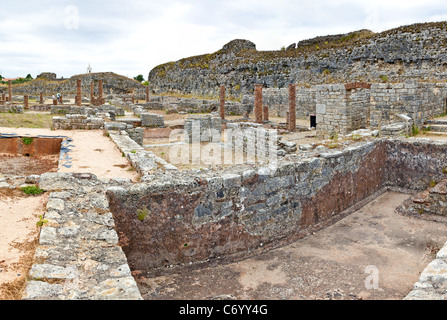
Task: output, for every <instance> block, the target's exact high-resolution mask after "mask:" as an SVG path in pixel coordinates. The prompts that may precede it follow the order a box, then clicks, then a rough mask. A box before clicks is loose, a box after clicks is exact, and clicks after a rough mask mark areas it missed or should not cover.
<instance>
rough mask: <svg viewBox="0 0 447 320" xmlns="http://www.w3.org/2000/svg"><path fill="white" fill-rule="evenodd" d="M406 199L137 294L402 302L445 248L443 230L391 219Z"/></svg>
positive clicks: (152, 283)
mask: <svg viewBox="0 0 447 320" xmlns="http://www.w3.org/2000/svg"><path fill="white" fill-rule="evenodd" d="M407 198H408V196H407V195H404V194H399V193H393V192H389V193H385V194H384V195H382V196H380V197H379V198H377V199H376V200H374V201H372V202H371V203H369V204H368V205H366V206H365V207H363V208H362V209H360V210H358V211H356V212H355V213H353V214H351V215H350V216H348V217H346V218H345V219H343V220H341V221H339V222H338V223H336V224H334V225H333V226H330V227H328V228H326V229H324V230H321V231H319V232H317V233H316V234H314V235H311V236H308V237H306V238H304V239H302V240H300V241H297V242H295V243H293V244H291V245H289V246H286V247H284V248H281V249H277V250H273V251H270V252H268V253H266V254H262V255H259V256H256V257H254V258H250V259H247V260H245V261H242V262H239V263H233V264H229V265H222V266H219V267H216V268H206V269H203V270H197V271H193V272H184V273H182V274H177V275H171V276H164V277H159V278H153V279H147V280H146V281H142V282H141V284H140V288H141V290H142V292H143V295H144V297H145V299H148V300H150V299H155V300H165V299H168V300H176V299H193V300H194V299H199V300H201V299H214V298H219V297H224V298H227V299H228V298H235V299H260V300H263V299H267V300H269V299H273V300H277V299H280V300H301V299H306V300H307V299H346V300H348V299H372V300H374V299H397V300H400V299H403V298H404V297H405V296H406V295H407V294H408V293H409V292H410V290H411V289H412V288H413V285H414V283H416V282H417V280H418V279H419V276H420V273H421V272H422V271H423V270H424V268H425V267H426V266H427V264H428V263H429V262H431V261H432V260H433V258H434V254H433V251H434V250H433V249H434V248H438V247H439V248H440V247H441V246H442V245H443V244H444V243H445V242H446V241H447V225H445V224H439V223H435V222H430V221H424V220H416V219H414V218H409V217H403V216H400V215H398V214H397V213H395V212H394V209H395V208H396V207H398V206H399V205H400V204H401V203H402V202H403V201H404V200H405V199H407ZM370 272H371V273H370ZM376 272H378V273H377V278H375V275H376ZM372 277H374V278H372ZM371 279H373V280H374V279H377V280H378V282H377V284H378V289H374V288H371V287H372V286H373V285H374V284H375V282H374V281H372V280H371ZM370 280H371V281H370ZM367 286H368V288H367Z"/></svg>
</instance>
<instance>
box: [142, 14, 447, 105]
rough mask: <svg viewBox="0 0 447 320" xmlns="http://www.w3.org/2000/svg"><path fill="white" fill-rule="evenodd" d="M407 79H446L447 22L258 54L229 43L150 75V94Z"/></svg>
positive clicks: (328, 39) (249, 45)
mask: <svg viewBox="0 0 447 320" xmlns="http://www.w3.org/2000/svg"><path fill="white" fill-rule="evenodd" d="M408 78H416V79H422V80H425V81H435V80H436V81H439V80H445V79H446V78H447V22H437V23H424V24H414V25H410V26H403V27H399V28H396V29H392V30H388V31H385V32H382V33H373V32H371V31H368V30H360V31H356V32H351V33H348V34H345V35H335V36H325V37H317V38H314V39H309V40H305V41H301V42H299V43H298V45H295V44H292V45H290V46H288V47H287V49H282V50H279V51H257V50H256V45H255V44H254V43H252V42H250V41H247V40H233V41H232V42H230V43H228V44H226V45H225V46H224V47H223V48H222V49H221V50H219V51H217V52H215V53H212V54H205V55H201V56H195V57H190V58H185V59H181V60H179V61H176V62H169V63H166V64H163V65H159V66H157V67H155V68H154V69H153V70H151V71H150V73H149V83H150V86H151V89H152V91H153V92H154V93H164V92H180V93H188V94H195V95H204V96H217V95H218V92H219V86H220V85H225V86H226V88H227V94H228V95H233V96H235V97H239V96H241V95H243V94H246V93H251V92H253V85H254V84H255V83H263V84H264V85H265V87H268V88H282V87H286V86H287V85H288V84H289V83H296V84H305V85H309V84H320V83H335V82H350V81H369V82H387V81H389V82H394V81H403V80H405V79H408Z"/></svg>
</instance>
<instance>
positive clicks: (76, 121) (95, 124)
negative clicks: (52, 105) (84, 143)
mask: <svg viewBox="0 0 447 320" xmlns="http://www.w3.org/2000/svg"><path fill="white" fill-rule="evenodd" d="M103 127H104V120H103V119H102V118H97V117H89V116H87V115H82V114H67V115H66V116H65V117H53V127H52V128H53V129H54V130H99V129H103Z"/></svg>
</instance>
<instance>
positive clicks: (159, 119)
mask: <svg viewBox="0 0 447 320" xmlns="http://www.w3.org/2000/svg"><path fill="white" fill-rule="evenodd" d="M140 118H141V125H142V126H143V127H145V128H164V127H165V118H164V117H163V116H161V115H158V114H153V113H141V114H140Z"/></svg>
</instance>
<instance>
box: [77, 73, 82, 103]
mask: <svg viewBox="0 0 447 320" xmlns="http://www.w3.org/2000/svg"><path fill="white" fill-rule="evenodd" d="M81 84H82V80H81V79H78V80H76V85H77V94H76V105H77V106H78V107H80V106H81V105H82V95H81Z"/></svg>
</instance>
